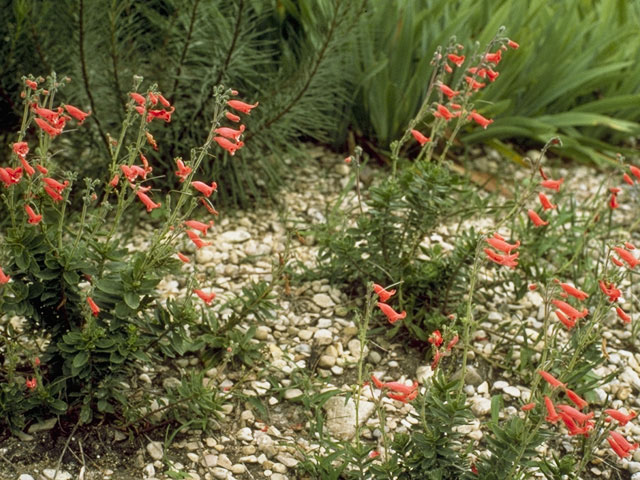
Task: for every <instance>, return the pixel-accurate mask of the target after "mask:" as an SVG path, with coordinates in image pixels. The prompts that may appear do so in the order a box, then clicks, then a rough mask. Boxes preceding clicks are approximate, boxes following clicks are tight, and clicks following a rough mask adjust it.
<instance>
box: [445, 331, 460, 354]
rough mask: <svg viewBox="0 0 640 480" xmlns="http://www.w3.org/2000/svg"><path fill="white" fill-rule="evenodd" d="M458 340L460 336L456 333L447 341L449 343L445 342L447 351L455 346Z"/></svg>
mask: <svg viewBox="0 0 640 480" xmlns="http://www.w3.org/2000/svg"><path fill="white" fill-rule="evenodd" d="M458 340H460V337H459V336H458V335H456V336H454V337H453V338H452V339H451V340H450V341H449V343H447V352H449V351H451V349H452V348H453V347H455V346H456V344H457V343H458Z"/></svg>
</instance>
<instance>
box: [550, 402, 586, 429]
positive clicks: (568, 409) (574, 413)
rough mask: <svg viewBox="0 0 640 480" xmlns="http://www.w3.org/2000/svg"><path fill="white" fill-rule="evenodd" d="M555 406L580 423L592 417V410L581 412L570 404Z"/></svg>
mask: <svg viewBox="0 0 640 480" xmlns="http://www.w3.org/2000/svg"><path fill="white" fill-rule="evenodd" d="M556 408H557V409H558V410H560V411H562V412H564V413H566V414H567V415H569V416H570V417H571V418H572V419H573V420H574V421H576V422H578V423H579V424H581V425H584V424H586V423H587V422H588V421H589V420H591V419H592V418H593V415H594V414H593V412H589V413H582V412H581V411H579V410H576V409H575V408H573V407H572V406H571V405H557V406H556Z"/></svg>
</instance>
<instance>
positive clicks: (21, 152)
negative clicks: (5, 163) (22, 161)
mask: <svg viewBox="0 0 640 480" xmlns="http://www.w3.org/2000/svg"><path fill="white" fill-rule="evenodd" d="M13 152H14V153H15V154H16V155H18V156H19V157H23V158H24V157H26V156H27V153H29V145H28V144H27V142H16V143H14V144H13Z"/></svg>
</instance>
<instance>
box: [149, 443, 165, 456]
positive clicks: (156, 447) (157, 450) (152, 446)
mask: <svg viewBox="0 0 640 480" xmlns="http://www.w3.org/2000/svg"><path fill="white" fill-rule="evenodd" d="M147 453H149V456H150V457H151V458H153V459H154V460H162V457H163V456H164V451H163V449H162V444H161V443H160V442H151V443H149V444H148V445H147Z"/></svg>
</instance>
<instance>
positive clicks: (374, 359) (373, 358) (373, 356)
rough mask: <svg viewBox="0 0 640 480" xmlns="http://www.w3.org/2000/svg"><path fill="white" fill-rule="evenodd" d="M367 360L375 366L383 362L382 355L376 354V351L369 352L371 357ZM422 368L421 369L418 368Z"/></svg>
mask: <svg viewBox="0 0 640 480" xmlns="http://www.w3.org/2000/svg"><path fill="white" fill-rule="evenodd" d="M367 358H368V359H369V361H370V362H371V363H373V364H374V365H376V364H378V363H380V362H381V361H382V355H380V354H379V353H378V352H376V351H375V350H371V351H370V352H369V355H368V356H367ZM418 368H421V367H418Z"/></svg>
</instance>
